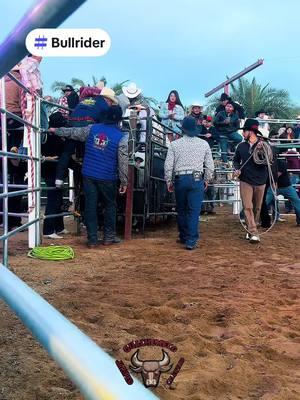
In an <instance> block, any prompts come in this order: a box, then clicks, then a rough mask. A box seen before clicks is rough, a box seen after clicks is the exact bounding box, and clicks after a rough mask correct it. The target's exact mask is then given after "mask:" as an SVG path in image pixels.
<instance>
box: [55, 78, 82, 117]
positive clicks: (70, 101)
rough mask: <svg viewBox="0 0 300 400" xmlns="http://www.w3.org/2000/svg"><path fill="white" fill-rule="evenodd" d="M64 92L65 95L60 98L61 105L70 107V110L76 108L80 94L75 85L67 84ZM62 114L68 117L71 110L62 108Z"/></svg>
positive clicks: (63, 89)
mask: <svg viewBox="0 0 300 400" xmlns="http://www.w3.org/2000/svg"><path fill="white" fill-rule="evenodd" d="M61 90H62V92H63V96H61V97H60V98H59V100H58V104H59V105H60V106H63V107H66V108H69V109H70V110H74V108H75V107H76V106H77V104H78V103H79V96H78V94H77V93H76V92H75V90H74V88H73V86H71V85H66V86H65V87H64V88H62V89H61ZM60 112H61V113H62V115H63V116H64V117H65V118H67V117H68V116H69V114H70V111H69V110H64V109H60ZM71 112H72V111H71Z"/></svg>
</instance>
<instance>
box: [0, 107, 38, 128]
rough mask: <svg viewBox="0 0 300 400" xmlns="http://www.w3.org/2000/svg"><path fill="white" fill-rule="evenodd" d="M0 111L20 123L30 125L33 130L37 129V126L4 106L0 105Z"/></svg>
mask: <svg viewBox="0 0 300 400" xmlns="http://www.w3.org/2000/svg"><path fill="white" fill-rule="evenodd" d="M0 112H1V114H6V115H7V116H8V117H10V118H12V119H14V120H16V121H18V122H20V123H21V124H24V125H26V126H31V128H32V129H35V130H38V129H39V128H38V127H37V126H35V125H32V124H31V123H30V122H28V121H25V119H23V118H21V117H19V116H18V115H16V114H14V113H12V112H10V111H7V110H5V108H2V107H0Z"/></svg>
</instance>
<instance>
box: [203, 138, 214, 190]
mask: <svg viewBox="0 0 300 400" xmlns="http://www.w3.org/2000/svg"><path fill="white" fill-rule="evenodd" d="M206 144H207V143H206ZM204 168H205V170H204V184H205V186H206V187H207V185H208V182H209V181H210V180H211V178H212V176H213V172H214V169H215V165H214V160H213V156H212V153H211V149H210V147H209V145H208V144H207V147H206V151H205V156H204Z"/></svg>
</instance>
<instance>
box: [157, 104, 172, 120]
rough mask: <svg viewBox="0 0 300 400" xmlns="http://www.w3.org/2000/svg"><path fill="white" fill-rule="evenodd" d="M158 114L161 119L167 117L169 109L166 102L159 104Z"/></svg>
mask: <svg viewBox="0 0 300 400" xmlns="http://www.w3.org/2000/svg"><path fill="white" fill-rule="evenodd" d="M158 115H159V117H160V118H161V119H162V120H165V119H169V110H168V105H167V103H162V104H161V107H160V110H159V113H158Z"/></svg>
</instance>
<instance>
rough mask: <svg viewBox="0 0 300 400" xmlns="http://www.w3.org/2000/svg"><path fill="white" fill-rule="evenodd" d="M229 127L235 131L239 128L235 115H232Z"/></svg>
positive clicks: (237, 118)
mask: <svg viewBox="0 0 300 400" xmlns="http://www.w3.org/2000/svg"><path fill="white" fill-rule="evenodd" d="M230 125H231V126H232V127H233V128H234V129H236V130H238V129H239V128H240V120H239V117H238V114H237V113H235V114H233V116H232V117H231V119H230Z"/></svg>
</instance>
